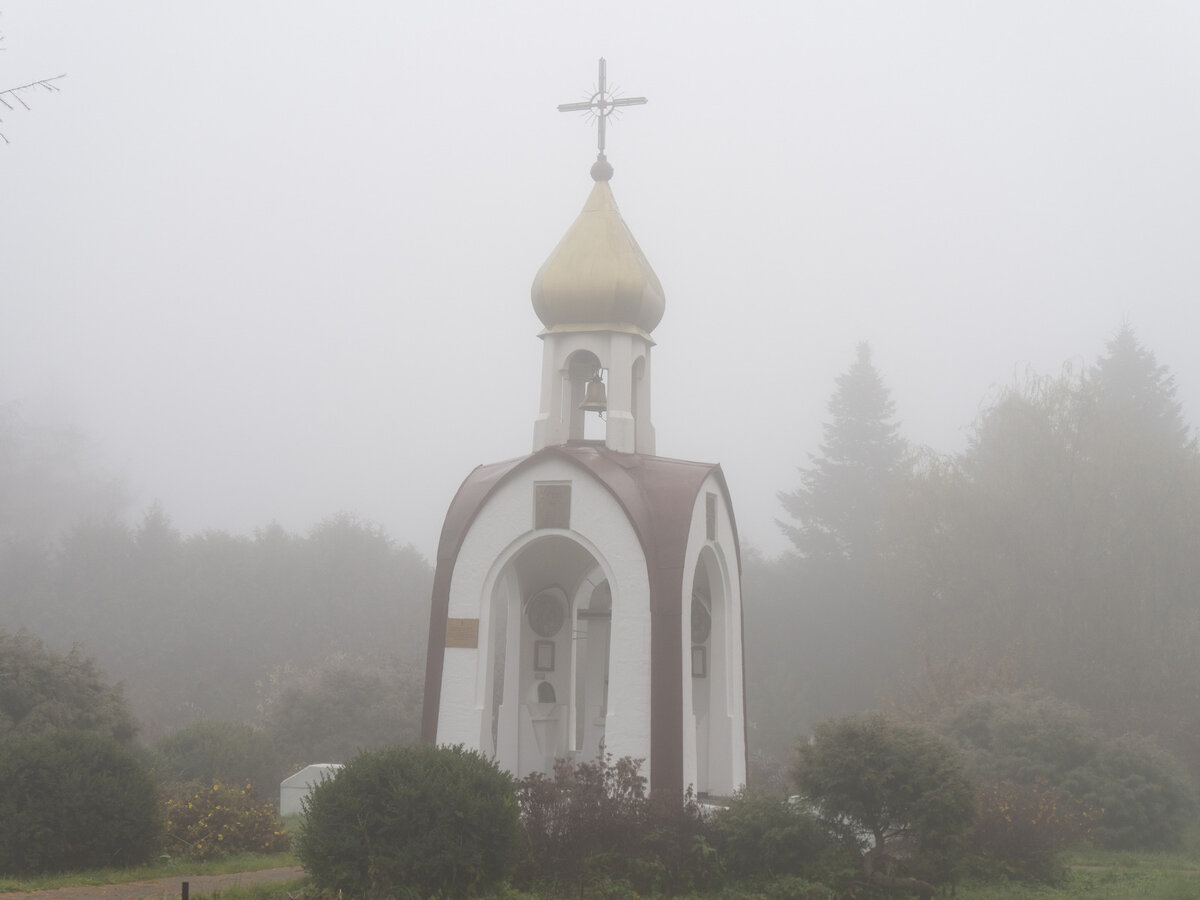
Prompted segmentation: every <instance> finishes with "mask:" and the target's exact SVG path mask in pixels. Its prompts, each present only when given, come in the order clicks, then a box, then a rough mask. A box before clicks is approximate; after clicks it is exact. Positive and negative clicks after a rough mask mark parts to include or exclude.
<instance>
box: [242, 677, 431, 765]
mask: <svg viewBox="0 0 1200 900" xmlns="http://www.w3.org/2000/svg"><path fill="white" fill-rule="evenodd" d="M420 692H421V682H420V680H419V678H417V677H416V675H415V673H412V672H406V673H402V672H399V671H395V670H392V671H388V670H383V669H369V670H362V669H358V668H352V667H350V666H347V665H345V664H338V665H333V666H330V667H327V668H324V669H320V670H317V671H316V672H313V673H310V674H309V675H307V676H305V677H301V678H298V679H296V680H294V681H292V682H291V683H290V684H287V685H286V686H285V687H283V689H282V690H281V691H280V692H279V694H278V695H277V696H275V697H274V698H272V699H271V700H270V702H269V704H268V705H267V707H266V733H267V736H268V737H269V739H270V740H271V742H272V744H273V745H274V747H275V749H276V753H277V754H279V757H280V758H281V759H284V760H287V761H288V762H292V763H297V764H305V763H311V762H343V761H345V760H347V759H349V758H350V757H352V756H353V755H354V754H355V753H357V752H359V751H360V750H375V749H379V748H381V747H386V746H388V745H390V744H407V743H412V742H414V741H416V740H417V737H418V736H419V725H420V696H421V693H420Z"/></svg>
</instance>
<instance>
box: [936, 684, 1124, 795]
mask: <svg viewBox="0 0 1200 900" xmlns="http://www.w3.org/2000/svg"><path fill="white" fill-rule="evenodd" d="M935 724H936V727H937V730H938V731H939V732H941V733H942V734H945V735H947V736H949V737H951V738H953V739H954V740H955V741H956V742H957V743H958V744H959V746H960V747H961V748H962V750H963V751H964V753H965V754H966V759H967V768H968V771H969V773H970V774H971V775H972V776H973V777H974V778H975V779H976V780H977V781H980V782H984V783H988V782H999V781H1014V782H1017V783H1018V784H1033V783H1035V782H1036V781H1038V780H1039V779H1044V780H1046V781H1048V782H1050V783H1051V784H1055V785H1061V784H1062V782H1063V779H1064V778H1065V777H1066V775H1067V773H1069V772H1072V771H1074V770H1075V769H1077V768H1079V767H1080V766H1083V765H1086V764H1087V763H1088V762H1090V761H1091V760H1092V759H1093V758H1094V757H1095V755H1096V751H1097V749H1098V748H1099V746H1100V739H1099V736H1098V735H1097V734H1096V732H1095V730H1094V729H1093V728H1092V726H1091V724H1090V723H1089V721H1088V718H1087V714H1086V713H1085V712H1084V711H1083V710H1082V709H1080V708H1079V707H1077V706H1074V705H1072V704H1070V703H1064V702H1062V701H1061V700H1056V699H1055V698H1053V697H1049V696H1046V695H1044V694H1039V693H1036V692H1028V691H1018V692H1012V693H1000V694H981V695H976V696H974V697H970V698H968V699H967V700H965V701H963V702H962V703H960V704H958V705H957V706H955V707H953V708H952V709H950V710H949V711H948V712H946V713H945V714H943V715H942V716H941V717H940V718H939V719H938V720H937V722H936V723H935Z"/></svg>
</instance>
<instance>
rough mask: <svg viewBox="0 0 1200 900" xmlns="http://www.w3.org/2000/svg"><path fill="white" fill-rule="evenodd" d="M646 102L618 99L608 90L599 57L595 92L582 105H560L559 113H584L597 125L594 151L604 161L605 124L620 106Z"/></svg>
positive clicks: (641, 98)
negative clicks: (598, 152)
mask: <svg viewBox="0 0 1200 900" xmlns="http://www.w3.org/2000/svg"><path fill="white" fill-rule="evenodd" d="M645 102H646V98H645V97H620V98H618V97H617V96H616V93H615V92H614V91H610V90H609V89H608V81H607V79H606V77H605V64H604V57H600V74H599V77H598V78H597V80H596V90H595V91H594V92H593V93H592V95H591V96H590V97H589V98H588V99H587V100H585V101H583V102H582V103H560V104H559V106H558V111H559V112H586V113H588V114H589V115H591V116H593V117H594V118H595V119H596V121H597V122H598V123H599V124H598V125H597V126H596V149H598V150H599V151H600V159H604V131H605V123H606V122H607V121H608V117H609V116H611V115H612V114H613V113H614V112H616V111H617V110H618V109H619V108H621V107H622V106H641V105H642V104H643V103H645Z"/></svg>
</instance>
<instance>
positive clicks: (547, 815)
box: [517, 756, 717, 894]
mask: <svg viewBox="0 0 1200 900" xmlns="http://www.w3.org/2000/svg"><path fill="white" fill-rule="evenodd" d="M641 765H642V760H640V759H632V758H630V757H628V756H625V757H622V758H621V759H618V760H616V761H613V759H612V757H611V756H603V757H600V758H598V759H596V760H595V761H593V762H583V763H578V764H576V765H572V764H571V763H570V762H568V761H567V760H558V762H557V763H556V764H555V766H554V775H553V777H547V776H546V775H544V774H543V773H541V772H534V773H532V774H530V775H528V776H526V777H525V778H524V779H523V780H522V781H521V782H520V784H519V786H518V790H517V797H518V800H519V802H520V805H521V817H522V819H521V821H522V825H523V826H524V829H525V836H526V839H527V845H526V851H527V852H526V854H525V856H524V859H523V860H522V863H521V866H520V868H519V870H518V873H517V880H518V881H519V882H520V883H521V884H523V885H526V886H533V885H535V884H536V885H542V886H544V887H546V888H548V889H549V890H550V891H551V892H554V891H555V890H556V889H558V887H559V886H560V885H567V886H569V887H570V889H571V891H572V893H580V892H582V891H583V890H584V888H585V887H587V886H591V887H593V888H595V889H600V890H604V891H607V890H608V889H610V888H614V887H619V888H620V889H621V890H624V891H625V892H626V893H628V892H630V891H636V892H637V893H642V894H646V893H655V892H660V893H667V894H673V893H677V892H680V891H685V890H690V889H695V888H698V887H702V886H704V885H705V884H707V883H709V882H710V881H712V880H713V879H714V877H715V875H716V866H717V861H716V858H715V857H716V853H715V848H713V847H712V845H711V843H710V842H709V839H708V838H709V835H708V829H707V827H706V826H705V823H704V821H703V818H702V816H701V814H700V807H699V805H698V804H697V803H696V800H695V797H694V796H693V795H692V793H691V792H690V791H689V792H688V793H687V794H686V795H685V796H684V797H674V798H668V797H655V798H651V797H648V796H647V795H646V779H645V777H644V776H643V775H642V774H641Z"/></svg>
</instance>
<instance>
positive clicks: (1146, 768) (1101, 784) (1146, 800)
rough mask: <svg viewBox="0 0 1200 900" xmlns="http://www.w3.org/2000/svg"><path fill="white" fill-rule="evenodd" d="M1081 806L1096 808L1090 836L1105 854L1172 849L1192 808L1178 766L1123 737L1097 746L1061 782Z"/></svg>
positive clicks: (1140, 741)
mask: <svg viewBox="0 0 1200 900" xmlns="http://www.w3.org/2000/svg"><path fill="white" fill-rule="evenodd" d="M1067 787H1068V789H1070V790H1071V791H1072V792H1073V793H1074V794H1076V796H1078V797H1079V798H1080V799H1081V800H1082V801H1083V802H1085V803H1087V804H1089V805H1091V806H1093V807H1096V808H1098V809H1100V810H1102V811H1103V812H1102V814H1101V815H1100V817H1099V819H1098V821H1097V823H1096V827H1095V829H1094V830H1093V834H1092V837H1093V839H1094V840H1095V841H1096V843H1098V844H1100V845H1101V846H1103V847H1107V848H1108V849H1110V850H1138V849H1144V850H1151V849H1153V850H1166V849H1172V848H1175V847H1178V846H1179V844H1180V841H1181V839H1182V837H1183V833H1184V831H1185V830H1186V828H1187V826H1188V825H1189V824H1190V823H1192V822H1193V821H1194V820H1195V816H1196V804H1195V799H1194V797H1193V795H1192V792H1191V788H1190V787H1189V786H1188V784H1187V782H1186V781H1185V779H1184V777H1183V775H1182V773H1181V771H1180V769H1179V766H1178V764H1177V763H1176V762H1175V760H1174V759H1173V758H1172V757H1171V756H1170V755H1168V754H1167V753H1166V752H1165V751H1164V750H1162V749H1160V748H1159V747H1158V746H1157V745H1156V744H1154V743H1153V742H1152V741H1149V740H1147V739H1146V738H1143V737H1139V736H1137V735H1126V736H1124V737H1121V738H1118V739H1117V740H1115V741H1109V742H1107V743H1105V744H1104V745H1102V746H1101V747H1100V749H1099V751H1098V752H1097V753H1096V756H1095V758H1094V759H1093V760H1092V761H1091V762H1090V763H1089V764H1088V765H1087V766H1084V767H1082V768H1081V769H1080V770H1079V771H1077V772H1074V773H1072V774H1071V776H1070V777H1069V778H1068V779H1067Z"/></svg>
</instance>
